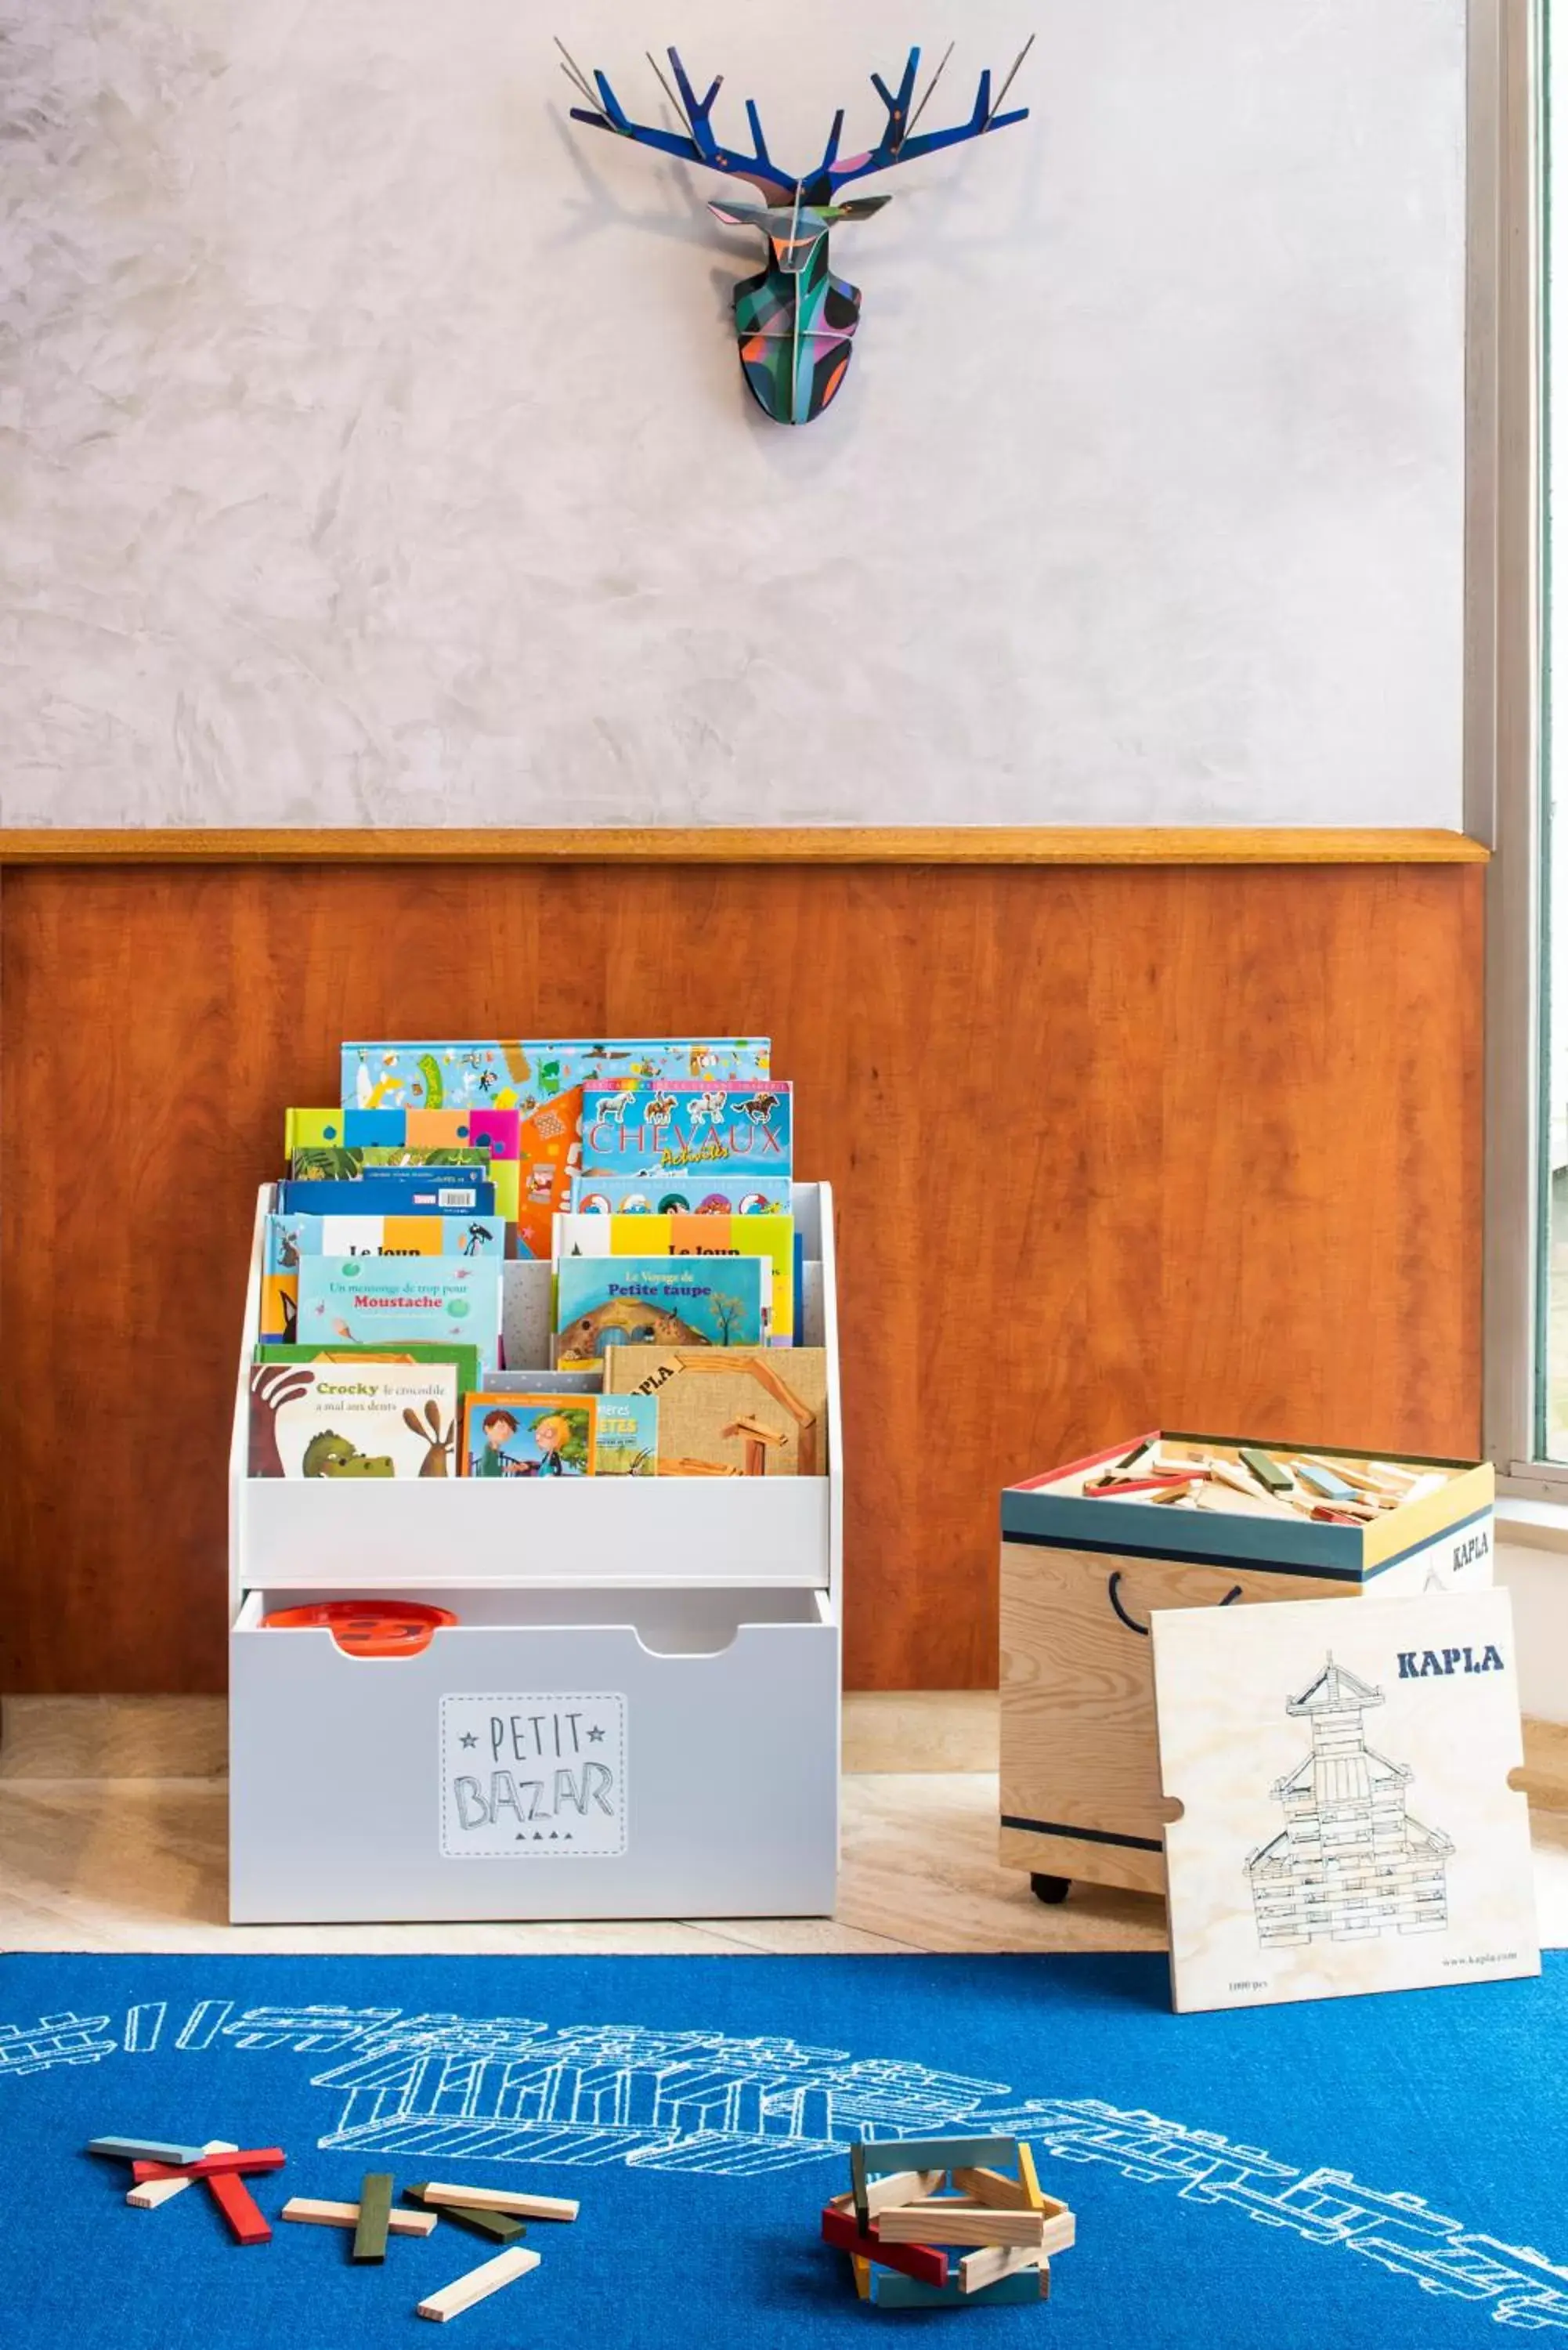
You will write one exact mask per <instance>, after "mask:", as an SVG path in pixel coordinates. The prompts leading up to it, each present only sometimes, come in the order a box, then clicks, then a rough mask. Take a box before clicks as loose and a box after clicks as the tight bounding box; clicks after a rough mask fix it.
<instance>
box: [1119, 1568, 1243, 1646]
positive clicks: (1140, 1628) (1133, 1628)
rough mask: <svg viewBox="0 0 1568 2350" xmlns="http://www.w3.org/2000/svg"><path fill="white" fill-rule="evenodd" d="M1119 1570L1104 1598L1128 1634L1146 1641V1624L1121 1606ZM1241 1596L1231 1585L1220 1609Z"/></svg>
mask: <svg viewBox="0 0 1568 2350" xmlns="http://www.w3.org/2000/svg"><path fill="white" fill-rule="evenodd" d="M1121 1579H1122V1577H1121V1569H1120V1568H1119V1567H1118V1568H1117V1569H1116V1571H1115V1573H1114V1574H1113V1575H1112V1576H1111V1579H1110V1581H1109V1582H1108V1583H1107V1584H1106V1597H1107V1598H1108V1599H1109V1601H1110V1603H1111V1606H1112V1607H1114V1608H1115V1609H1116V1614H1117V1615H1118V1616H1119V1617H1121V1619H1122V1622H1123V1623H1124V1624H1125V1625H1126V1626H1127V1630H1128V1631H1129V1632H1139V1633H1141V1634H1142V1635H1143V1638H1145V1639H1146V1640H1147V1638H1148V1626H1147V1624H1140V1623H1139V1622H1138V1620H1137V1617H1136V1616H1129V1615H1128V1614H1127V1609H1126V1608H1125V1607H1123V1606H1122V1603H1121V1595H1120V1593H1119V1592H1118V1590H1117V1588H1116V1586H1117V1585H1118V1584H1119V1583H1120V1582H1121ZM1240 1597H1241V1585H1240V1584H1239V1583H1233V1584H1232V1585H1231V1588H1230V1590H1229V1591H1228V1592H1227V1593H1226V1594H1225V1596H1224V1598H1223V1599H1221V1601H1220V1607H1230V1605H1231V1601H1232V1600H1233V1599H1240Z"/></svg>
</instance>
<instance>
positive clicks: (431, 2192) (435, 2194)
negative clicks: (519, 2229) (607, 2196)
mask: <svg viewBox="0 0 1568 2350" xmlns="http://www.w3.org/2000/svg"><path fill="white" fill-rule="evenodd" d="M422 2200H423V2201H425V2202H426V2203H435V2204H447V2203H461V2204H462V2207H463V2209H464V2210H470V2211H510V2212H512V2213H513V2215H514V2217H515V2218H516V2219H519V2220H575V2219H576V2216H577V2213H578V2211H579V2210H581V2208H582V2206H581V2205H580V2204H578V2203H576V2202H573V2201H571V2200H570V2199H568V2198H566V2196H561V2195H522V2194H518V2193H515V2192H514V2189H511V2188H510V2187H451V2186H448V2185H447V2184H446V2182H445V2181H444V2180H440V2179H431V2182H430V2184H429V2185H428V2186H427V2187H425V2188H424V2189H423V2190H422Z"/></svg>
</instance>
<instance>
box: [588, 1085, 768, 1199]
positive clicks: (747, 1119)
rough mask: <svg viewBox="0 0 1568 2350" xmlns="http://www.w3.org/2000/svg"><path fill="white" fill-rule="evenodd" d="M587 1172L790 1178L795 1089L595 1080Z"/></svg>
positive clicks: (689, 1177) (590, 1096)
mask: <svg viewBox="0 0 1568 2350" xmlns="http://www.w3.org/2000/svg"><path fill="white" fill-rule="evenodd" d="M582 1164H583V1172H584V1173H585V1174H591V1173H594V1172H596V1171H597V1170H601V1169H602V1170H603V1171H604V1172H605V1173H606V1174H607V1175H646V1176H649V1177H655V1178H657V1177H659V1176H663V1175H682V1176H684V1177H685V1178H686V1179H687V1180H692V1181H694V1180H696V1179H697V1178H698V1177H699V1176H700V1175H701V1174H704V1173H706V1172H707V1171H709V1170H711V1171H712V1172H713V1173H714V1174H716V1175H756V1176H758V1177H760V1178H762V1179H763V1180H771V1181H773V1182H774V1183H775V1184H787V1182H788V1181H789V1180H790V1172H791V1138H790V1088H789V1086H788V1085H787V1084H786V1083H784V1082H783V1081H781V1082H779V1083H777V1084H772V1085H740V1084H719V1085H711V1086H691V1085H667V1084H661V1083H654V1084H643V1083H639V1084H637V1085H630V1086H606V1085H588V1086H585V1087H584V1088H583V1159H582Z"/></svg>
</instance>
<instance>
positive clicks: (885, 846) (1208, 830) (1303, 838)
mask: <svg viewBox="0 0 1568 2350" xmlns="http://www.w3.org/2000/svg"><path fill="white" fill-rule="evenodd" d="M1488 853H1489V852H1488V851H1487V849H1486V848H1485V847H1483V845H1482V844H1481V843H1480V841H1479V840H1472V839H1471V838H1470V837H1469V836H1468V835H1467V834H1465V833H1462V832H1449V831H1444V830H1442V829H1440V828H1438V827H1432V828H1429V829H1414V830H1408V831H1399V830H1376V829H1368V830H1360V831H1358V830H1345V829H1331V828H1330V827H1312V826H1303V827H1258V828H1247V827H1221V826H1206V825H1186V826H1169V827H1160V826H1152V827H1150V826H1143V825H1108V826H1075V825H1041V826H1028V827H995V826H989V825H972V826H971V825H957V826H950V825H917V826H912V827H874V826H860V825H820V826H802V827H790V828H787V829H786V828H779V829H756V830H753V829H750V828H734V829H731V828H726V827H701V826H698V827H681V826H670V827H651V826H624V827H609V828H605V829H600V830H594V831H584V830H573V831H551V830H547V829H544V828H533V827H530V828H525V829H523V830H501V829H496V830H492V831H465V830H459V829H458V828H457V827H442V828H438V829H434V830H421V831H389V832H379V831H369V830H364V831H362V830H358V829H357V828H354V827H338V828H336V829H329V830H324V831H309V832H304V831H292V830H286V829H285V828H283V827H275V828H265V827H264V828H262V829H259V830H254V831H241V830H234V831H210V830H207V829H205V828H200V827H195V826H191V827H175V828H172V829H160V830H152V829H148V828H135V827H126V828H124V829H122V830H104V831H74V830H68V829H67V828H66V827H63V826H62V827H58V828H57V829H56V828H53V827H47V826H46V827H39V828H35V829H24V828H22V827H13V828H11V829H5V827H0V866H5V865H361V864H384V865H426V864H449V865H639V864H652V865H1481V864H1484V863H1485V862H1486V860H1487V857H1488Z"/></svg>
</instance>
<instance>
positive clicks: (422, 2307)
mask: <svg viewBox="0 0 1568 2350" xmlns="http://www.w3.org/2000/svg"><path fill="white" fill-rule="evenodd" d="M538 2265H539V2255H538V2253H537V2252H531V2251H528V2250H527V2248H526V2246H522V2245H520V2246H518V2247H517V2248H516V2249H514V2251H509V2252H497V2253H496V2255H495V2258H494V2259H493V2261H482V2262H480V2264H479V2266H478V2268H476V2269H470V2270H469V2272H468V2273H467V2275H466V2276H460V2277H456V2278H454V2279H453V2281H452V2283H451V2284H444V2285H442V2287H441V2291H440V2292H439V2293H431V2295H430V2297H429V2299H428V2300H425V2301H421V2303H419V2304H418V2308H417V2310H416V2313H415V2314H416V2315H418V2316H420V2317H433V2318H434V2319H435V2320H436V2321H437V2323H438V2324H440V2323H442V2322H443V2321H444V2320H445V2319H447V2318H449V2317H461V2316H462V2313H463V2311H464V2310H465V2309H472V2307H473V2304H474V2303H475V2302H476V2301H488V2300H489V2298H490V2296H491V2294H492V2293H499V2292H500V2291H501V2288H502V2286H503V2285H507V2284H512V2283H514V2282H515V2281H516V2280H517V2278H518V2277H522V2276H526V2275H527V2273H528V2272H529V2270H530V2269H536V2268H537V2267H538Z"/></svg>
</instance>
